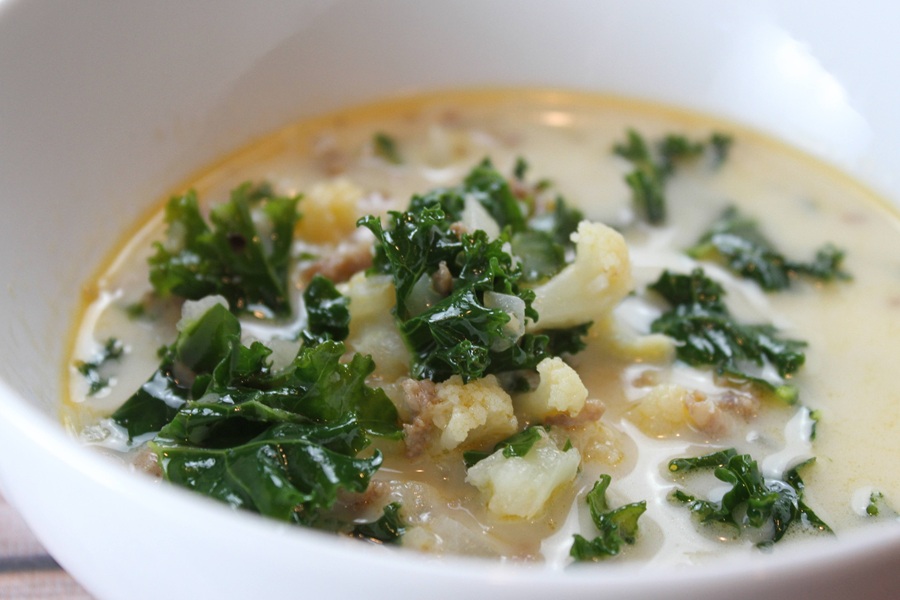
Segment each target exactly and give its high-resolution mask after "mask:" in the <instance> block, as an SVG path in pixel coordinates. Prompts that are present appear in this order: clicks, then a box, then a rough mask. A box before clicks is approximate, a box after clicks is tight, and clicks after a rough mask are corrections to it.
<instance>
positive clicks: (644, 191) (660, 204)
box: [613, 129, 731, 225]
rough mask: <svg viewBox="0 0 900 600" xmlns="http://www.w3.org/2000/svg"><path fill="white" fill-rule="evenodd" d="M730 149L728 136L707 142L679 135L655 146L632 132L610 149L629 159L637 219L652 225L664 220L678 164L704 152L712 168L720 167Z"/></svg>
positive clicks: (628, 176)
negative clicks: (668, 184)
mask: <svg viewBox="0 0 900 600" xmlns="http://www.w3.org/2000/svg"><path fill="white" fill-rule="evenodd" d="M730 147H731V138H730V137H729V136H726V135H723V134H720V133H714V134H712V136H710V138H709V140H708V141H706V142H703V141H691V140H688V139H687V138H686V137H684V136H681V135H673V134H669V135H666V136H665V137H663V138H662V139H661V140H660V141H659V142H657V144H656V145H655V147H651V146H650V145H649V144H648V143H647V142H646V140H644V137H643V136H642V135H641V134H640V133H638V132H637V131H635V130H633V129H629V130H628V132H627V140H626V141H625V142H624V143H617V144H615V145H614V146H613V153H614V154H617V155H618V156H621V157H622V158H624V159H626V160H628V161H629V162H630V163H631V164H632V166H633V167H634V168H633V170H632V171H631V172H629V173H628V175H626V176H625V182H626V183H627V184H628V187H629V188H630V189H631V194H632V201H633V203H634V207H635V212H636V213H637V215H638V217H639V218H641V219H643V220H644V221H646V222H647V223H649V224H651V225H662V224H663V223H665V221H666V214H667V207H666V195H665V194H666V191H665V188H666V182H667V180H668V179H669V178H670V177H671V176H672V175H673V174H674V173H675V169H676V167H677V166H678V165H679V164H682V163H684V162H687V161H690V160H696V159H697V158H699V157H701V156H703V155H704V154H705V153H706V152H707V151H709V152H710V153H711V154H712V161H713V164H714V165H715V166H718V165H719V164H721V163H722V162H723V161H724V160H725V158H726V157H727V155H728V151H729V148H730Z"/></svg>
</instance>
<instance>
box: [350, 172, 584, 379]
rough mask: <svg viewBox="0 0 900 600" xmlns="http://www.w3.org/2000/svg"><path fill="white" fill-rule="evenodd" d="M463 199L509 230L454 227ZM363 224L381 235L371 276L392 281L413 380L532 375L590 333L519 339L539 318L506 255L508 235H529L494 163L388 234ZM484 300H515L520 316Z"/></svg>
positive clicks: (433, 197) (518, 267) (437, 195)
mask: <svg viewBox="0 0 900 600" xmlns="http://www.w3.org/2000/svg"><path fill="white" fill-rule="evenodd" d="M466 201H478V202H479V203H481V204H482V205H483V206H484V207H485V209H486V210H487V211H488V213H490V214H491V215H492V216H493V217H494V218H495V219H496V220H497V221H498V223H500V224H501V225H502V226H503V227H504V229H503V231H502V233H501V234H500V236H499V237H498V238H496V239H489V238H488V236H487V234H486V233H485V232H484V231H481V230H477V231H472V232H460V231H459V230H458V229H457V228H456V227H455V226H454V224H456V223H457V222H459V220H460V219H461V217H462V214H463V211H464V210H465V203H466ZM561 210H563V209H561ZM360 224H361V225H362V226H365V227H367V228H368V229H369V230H371V231H372V233H373V234H375V237H376V247H375V258H374V264H373V271H374V272H378V273H386V274H390V275H391V277H392V279H393V281H394V287H395V291H396V307H395V315H396V317H397V319H398V322H399V327H400V331H401V333H402V334H403V336H404V339H405V340H406V343H407V345H408V347H409V348H410V350H411V351H412V354H413V363H412V365H411V369H410V370H411V372H412V374H413V376H414V377H416V378H419V379H426V378H427V379H433V380H435V381H442V380H445V379H447V378H449V377H450V376H451V375H454V374H458V375H460V376H461V377H462V378H463V380H465V381H468V380H470V379H477V378H480V377H483V376H484V375H487V374H490V373H504V372H509V371H517V370H525V369H534V368H535V367H536V366H537V363H538V362H540V361H541V360H542V359H543V358H545V357H546V356H548V355H549V354H548V352H549V351H550V350H551V349H559V350H566V351H569V350H572V351H574V350H576V349H580V338H581V336H582V335H583V334H584V332H585V331H586V327H584V326H582V327H578V328H572V330H565V331H553V332H548V333H546V334H544V333H542V334H532V333H525V334H522V333H521V330H520V326H521V325H524V322H523V321H524V319H525V318H529V319H532V320H537V319H538V315H537V314H536V312H535V311H534V309H532V308H531V303H532V300H533V298H534V294H533V292H531V291H530V290H528V289H526V288H524V287H522V286H521V285H520V282H521V281H522V279H523V271H522V263H521V261H520V260H519V258H518V257H517V256H515V255H514V254H512V253H510V251H509V248H510V245H509V234H510V232H511V231H515V230H516V229H517V228H524V229H522V231H523V232H524V233H529V232H533V230H530V229H527V227H528V225H527V221H526V217H525V213H523V212H522V208H521V204H520V203H519V201H518V200H517V199H516V197H515V195H514V194H513V193H512V192H511V190H510V188H509V184H508V182H507V181H506V180H505V179H504V178H503V177H502V176H501V175H500V174H499V173H498V172H497V171H496V170H494V169H493V167H491V166H490V164H489V163H482V164H481V165H479V166H477V167H476V168H475V169H473V171H472V172H471V173H470V175H469V176H468V177H467V178H466V180H465V182H464V183H463V184H462V185H461V186H459V187H457V188H450V189H438V190H433V191H431V192H429V193H427V194H424V195H419V196H415V197H413V199H412V201H411V203H410V208H409V210H407V211H406V212H403V213H400V212H392V213H390V224H389V226H388V227H387V228H385V227H384V226H383V225H382V223H381V221H380V220H379V219H378V218H376V217H366V218H363V219H361V220H360ZM436 280H440V281H441V282H442V283H441V284H437V283H436ZM486 294H499V295H502V296H503V297H508V298H510V299H512V302H513V303H518V305H519V306H520V307H521V312H520V313H519V314H513V313H512V312H510V310H509V309H508V308H504V307H500V306H494V305H492V304H491V302H489V301H486V300H485V297H486Z"/></svg>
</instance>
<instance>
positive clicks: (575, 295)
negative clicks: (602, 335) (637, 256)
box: [529, 221, 632, 331]
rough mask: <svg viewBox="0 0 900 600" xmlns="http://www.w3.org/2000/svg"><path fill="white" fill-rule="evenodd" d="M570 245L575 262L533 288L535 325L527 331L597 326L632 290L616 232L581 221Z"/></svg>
mask: <svg viewBox="0 0 900 600" xmlns="http://www.w3.org/2000/svg"><path fill="white" fill-rule="evenodd" d="M572 241H573V242H575V260H574V261H573V262H572V263H571V264H569V265H567V266H566V267H565V268H564V269H563V270H562V271H560V272H559V273H557V274H556V275H555V276H554V277H552V278H551V279H549V280H548V281H547V282H545V283H543V284H541V285H539V286H537V287H535V288H534V293H535V299H534V302H533V304H532V307H533V308H534V309H535V310H536V311H537V313H538V316H539V321H538V322H537V323H531V324H530V327H529V330H531V331H535V330H541V329H556V328H565V327H572V326H575V325H579V324H581V323H585V322H587V321H594V322H598V321H600V320H602V319H603V318H604V317H605V316H606V315H607V314H608V313H609V312H610V311H612V309H613V308H615V306H616V305H617V304H618V303H619V302H620V301H621V300H622V298H624V297H625V296H626V295H628V293H629V292H630V291H631V289H632V279H631V263H630V261H629V259H628V247H627V245H626V244H625V240H624V238H623V237H622V235H621V234H620V233H619V232H617V231H615V230H614V229H612V228H610V227H607V226H606V225H603V224H602V223H591V222H590V221H582V222H581V223H579V224H578V231H576V232H575V233H573V234H572Z"/></svg>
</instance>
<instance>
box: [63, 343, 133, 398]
mask: <svg viewBox="0 0 900 600" xmlns="http://www.w3.org/2000/svg"><path fill="white" fill-rule="evenodd" d="M124 353H125V345H124V344H123V343H122V342H121V341H120V340H118V339H116V338H109V339H108V340H106V342H105V343H104V344H103V348H101V349H100V351H99V352H97V353H96V354H95V355H94V356H93V357H91V359H90V360H77V361H75V368H76V369H77V370H78V372H79V373H81V374H82V375H83V376H84V378H85V379H87V382H88V385H89V388H88V395H89V396H94V395H96V394H98V393H99V392H100V391H102V390H104V389H106V388H107V387H109V378H108V377H106V376H104V375H103V374H102V371H103V366H104V365H105V364H107V363H108V362H109V361H111V360H119V359H120V358H121V357H122V354H124Z"/></svg>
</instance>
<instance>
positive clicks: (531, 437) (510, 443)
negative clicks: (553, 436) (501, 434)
mask: <svg viewBox="0 0 900 600" xmlns="http://www.w3.org/2000/svg"><path fill="white" fill-rule="evenodd" d="M546 431H547V428H546V427H544V426H542V425H532V426H530V427H526V428H525V429H523V430H522V431H520V432H518V433H514V434H513V435H511V436H509V437H508V438H506V439H505V440H501V441H499V442H497V444H496V445H495V446H494V447H493V449H491V450H489V451H480V450H469V451H468V452H464V453H463V460H464V461H465V463H466V468H467V469H468V468H470V467H472V466H474V465H476V464H478V463H479V462H481V461H482V460H484V459H485V458H487V457H488V456H490V455H491V454H493V453H494V452H497V451H498V450H501V449H502V450H503V456H504V457H505V458H512V457H514V456H525V455H526V454H528V452H530V451H531V448H532V447H534V445H535V444H536V443H537V442H538V441H540V439H541V437H543V436H544V435H546V434H545V433H542V432H546Z"/></svg>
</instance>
